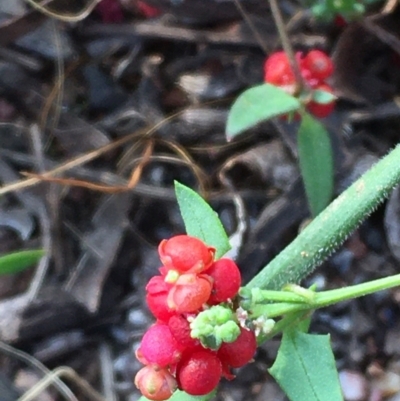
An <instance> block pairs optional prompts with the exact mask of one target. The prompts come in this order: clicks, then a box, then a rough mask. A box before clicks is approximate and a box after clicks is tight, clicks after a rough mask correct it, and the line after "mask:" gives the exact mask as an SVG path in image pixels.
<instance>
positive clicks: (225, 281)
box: [207, 258, 242, 305]
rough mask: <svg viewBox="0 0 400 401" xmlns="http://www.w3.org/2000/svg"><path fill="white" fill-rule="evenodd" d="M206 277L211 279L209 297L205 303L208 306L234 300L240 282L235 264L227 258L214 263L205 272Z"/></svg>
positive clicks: (238, 271) (240, 278)
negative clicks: (211, 286) (211, 284)
mask: <svg viewBox="0 0 400 401" xmlns="http://www.w3.org/2000/svg"><path fill="white" fill-rule="evenodd" d="M207 276H210V277H211V278H212V279H213V288H212V291H211V296H210V298H209V300H208V301H207V303H208V304H210V305H217V304H219V303H221V302H226V301H227V300H228V299H232V298H234V297H235V296H236V294H237V293H238V291H239V288H240V284H241V282H242V277H241V275H240V270H239V268H238V267H237V265H236V263H235V262H234V261H233V260H231V259H227V258H222V259H219V260H217V261H215V262H214V263H213V264H212V265H211V267H210V268H209V269H208V270H207Z"/></svg>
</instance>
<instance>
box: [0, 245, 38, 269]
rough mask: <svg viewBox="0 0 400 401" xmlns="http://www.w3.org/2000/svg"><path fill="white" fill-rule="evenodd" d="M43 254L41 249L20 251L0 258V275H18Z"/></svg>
mask: <svg viewBox="0 0 400 401" xmlns="http://www.w3.org/2000/svg"><path fill="white" fill-rule="evenodd" d="M44 254H45V252H44V251H43V250H41V249H34V250H29V251H20V252H14V253H9V254H7V255H4V256H0V275H3V274H12V273H18V272H20V271H22V270H25V269H27V268H28V267H30V266H32V265H33V264H35V263H36V262H38V261H39V260H40V258H41V257H42V256H43V255H44Z"/></svg>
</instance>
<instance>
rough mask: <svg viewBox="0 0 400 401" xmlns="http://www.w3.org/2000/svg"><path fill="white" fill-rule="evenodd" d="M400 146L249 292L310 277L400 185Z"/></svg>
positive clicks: (309, 228)
mask: <svg viewBox="0 0 400 401" xmlns="http://www.w3.org/2000/svg"><path fill="white" fill-rule="evenodd" d="M399 160H400V145H397V146H396V148H394V149H393V150H392V151H391V152H390V153H389V154H388V155H387V156H385V157H384V158H383V159H382V160H381V161H379V162H378V163H377V164H376V165H375V166H374V167H372V168H371V169H370V170H369V171H368V172H367V173H365V174H364V175H363V176H362V177H361V178H360V179H359V180H357V181H356V182H355V183H354V184H353V185H351V186H350V187H349V188H348V189H347V190H346V191H344V192H343V193H342V194H341V195H340V196H339V197H338V198H336V199H335V200H334V201H333V202H332V203H331V204H330V205H329V206H328V207H327V208H326V209H325V210H324V211H323V212H321V213H320V214H319V215H318V216H317V217H316V218H315V219H314V220H313V221H312V222H311V223H310V224H309V225H308V226H307V227H306V228H305V229H304V230H303V231H302V232H301V233H300V234H299V235H298V237H297V238H296V239H295V240H294V241H293V242H292V243H291V244H290V245H288V246H287V247H286V248H285V249H284V250H283V251H282V252H281V253H280V254H279V255H278V256H276V257H275V258H274V259H273V260H272V261H271V262H270V263H269V264H268V265H267V266H265V267H264V268H263V269H262V271H261V272H260V273H259V274H258V275H257V276H255V277H254V278H253V279H252V280H251V281H250V282H249V283H248V284H247V285H246V287H245V288H247V289H251V288H256V287H259V288H265V289H272V290H279V289H281V288H282V287H283V286H284V285H285V284H287V283H298V282H299V281H300V280H301V279H303V278H304V277H306V276H307V275H308V274H310V273H311V272H312V271H313V270H314V269H315V268H316V267H317V266H318V265H320V264H321V263H322V262H323V261H324V260H325V259H326V258H327V257H328V256H330V255H331V254H332V253H333V252H334V251H335V250H336V249H337V248H339V246H340V245H341V244H342V243H343V241H344V240H345V239H346V238H347V237H348V236H349V235H350V234H351V232H352V231H354V230H355V229H356V228H357V227H358V226H359V225H360V224H361V222H362V221H363V220H365V219H366V217H368V216H369V215H370V214H371V213H372V212H373V211H374V210H375V209H376V208H377V206H378V205H379V204H380V203H381V202H382V201H383V200H384V199H385V198H386V197H387V196H388V195H389V193H390V191H391V190H392V189H393V188H394V187H395V186H396V185H397V184H398V183H399V182H400V163H399Z"/></svg>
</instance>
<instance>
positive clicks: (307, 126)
mask: <svg viewBox="0 0 400 401" xmlns="http://www.w3.org/2000/svg"><path fill="white" fill-rule="evenodd" d="M297 141H298V151H299V164H300V170H301V175H302V177H303V182H304V187H305V190H306V194H307V198H308V203H309V205H310V210H311V213H312V215H313V216H314V217H315V216H317V215H318V214H319V213H320V212H321V211H322V210H324V209H325V207H326V206H327V205H328V203H329V201H330V200H331V198H332V192H333V157H332V148H331V142H330V139H329V134H328V132H327V131H326V129H325V127H324V126H323V125H322V124H321V123H320V122H319V121H317V120H316V119H315V118H313V117H311V116H310V115H309V114H307V113H304V115H303V116H302V121H301V124H300V128H299V132H298V137H297Z"/></svg>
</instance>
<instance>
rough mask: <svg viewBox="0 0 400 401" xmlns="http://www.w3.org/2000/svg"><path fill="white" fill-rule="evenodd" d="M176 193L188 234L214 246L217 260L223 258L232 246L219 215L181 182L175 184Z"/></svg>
mask: <svg viewBox="0 0 400 401" xmlns="http://www.w3.org/2000/svg"><path fill="white" fill-rule="evenodd" d="M175 193H176V198H177V199H178V204H179V208H180V210H181V215H182V218H183V221H184V223H185V228H186V232H187V234H188V235H191V236H193V237H196V238H199V239H201V240H202V241H204V242H205V243H206V244H207V245H210V246H213V247H214V248H215V249H216V250H217V251H216V254H215V257H216V259H219V258H221V257H222V256H223V255H224V254H225V253H226V252H228V251H229V249H230V248H231V246H230V244H229V238H228V236H227V235H226V232H225V230H224V227H223V226H222V223H221V221H220V220H219V218H218V215H217V213H215V212H214V210H212V209H211V207H210V205H209V204H208V203H207V202H205V201H204V199H203V198H202V197H201V196H199V195H198V194H197V193H196V192H194V191H192V190H191V189H190V188H188V187H185V186H184V185H182V184H180V183H179V182H175Z"/></svg>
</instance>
